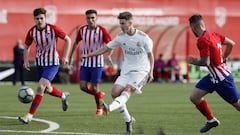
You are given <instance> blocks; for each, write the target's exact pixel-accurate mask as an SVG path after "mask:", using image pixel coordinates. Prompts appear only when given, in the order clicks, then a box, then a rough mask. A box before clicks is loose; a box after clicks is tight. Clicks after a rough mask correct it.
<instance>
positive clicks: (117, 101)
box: [109, 91, 130, 112]
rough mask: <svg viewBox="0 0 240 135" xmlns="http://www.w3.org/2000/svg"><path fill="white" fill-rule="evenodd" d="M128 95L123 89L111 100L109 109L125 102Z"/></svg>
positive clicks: (112, 109) (116, 107) (114, 108)
mask: <svg viewBox="0 0 240 135" xmlns="http://www.w3.org/2000/svg"><path fill="white" fill-rule="evenodd" d="M129 97H130V95H129V94H128V93H127V92H126V91H123V92H122V93H121V95H120V96H118V97H117V98H115V99H114V100H113V102H112V103H111V104H110V105H109V111H110V112H111V111H114V110H116V109H118V108H119V107H121V106H122V105H123V104H126V102H127V101H128V99H129Z"/></svg>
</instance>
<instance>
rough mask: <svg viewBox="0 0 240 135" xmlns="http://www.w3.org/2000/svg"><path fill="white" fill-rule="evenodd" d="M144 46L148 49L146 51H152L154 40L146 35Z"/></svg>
mask: <svg viewBox="0 0 240 135" xmlns="http://www.w3.org/2000/svg"><path fill="white" fill-rule="evenodd" d="M144 48H145V49H146V52H148V53H149V52H152V49H153V41H152V39H151V38H150V37H149V36H146V38H145V46H144Z"/></svg>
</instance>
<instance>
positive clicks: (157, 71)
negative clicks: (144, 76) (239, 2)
mask: <svg viewBox="0 0 240 135" xmlns="http://www.w3.org/2000/svg"><path fill="white" fill-rule="evenodd" d="M162 57H163V54H159V57H158V59H156V60H155V62H154V75H155V77H156V79H157V81H158V82H162V81H166V79H167V78H166V71H165V67H166V63H165V61H164V60H163V59H162Z"/></svg>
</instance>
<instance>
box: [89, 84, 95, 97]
mask: <svg viewBox="0 0 240 135" xmlns="http://www.w3.org/2000/svg"><path fill="white" fill-rule="evenodd" d="M87 93H89V94H91V95H94V91H93V87H92V85H90V86H89V88H88V92H87Z"/></svg>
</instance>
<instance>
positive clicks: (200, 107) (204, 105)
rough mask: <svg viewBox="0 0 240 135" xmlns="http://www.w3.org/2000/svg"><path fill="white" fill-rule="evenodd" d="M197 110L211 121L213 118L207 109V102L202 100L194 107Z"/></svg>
mask: <svg viewBox="0 0 240 135" xmlns="http://www.w3.org/2000/svg"><path fill="white" fill-rule="evenodd" d="M196 107H197V109H198V110H199V111H200V112H201V113H202V114H203V115H204V116H205V117H206V118H207V120H211V119H213V118H214V116H213V113H212V111H211V110H210V108H209V107H208V104H207V101H206V100H205V99H204V100H202V101H201V103H200V104H198V105H196Z"/></svg>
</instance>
